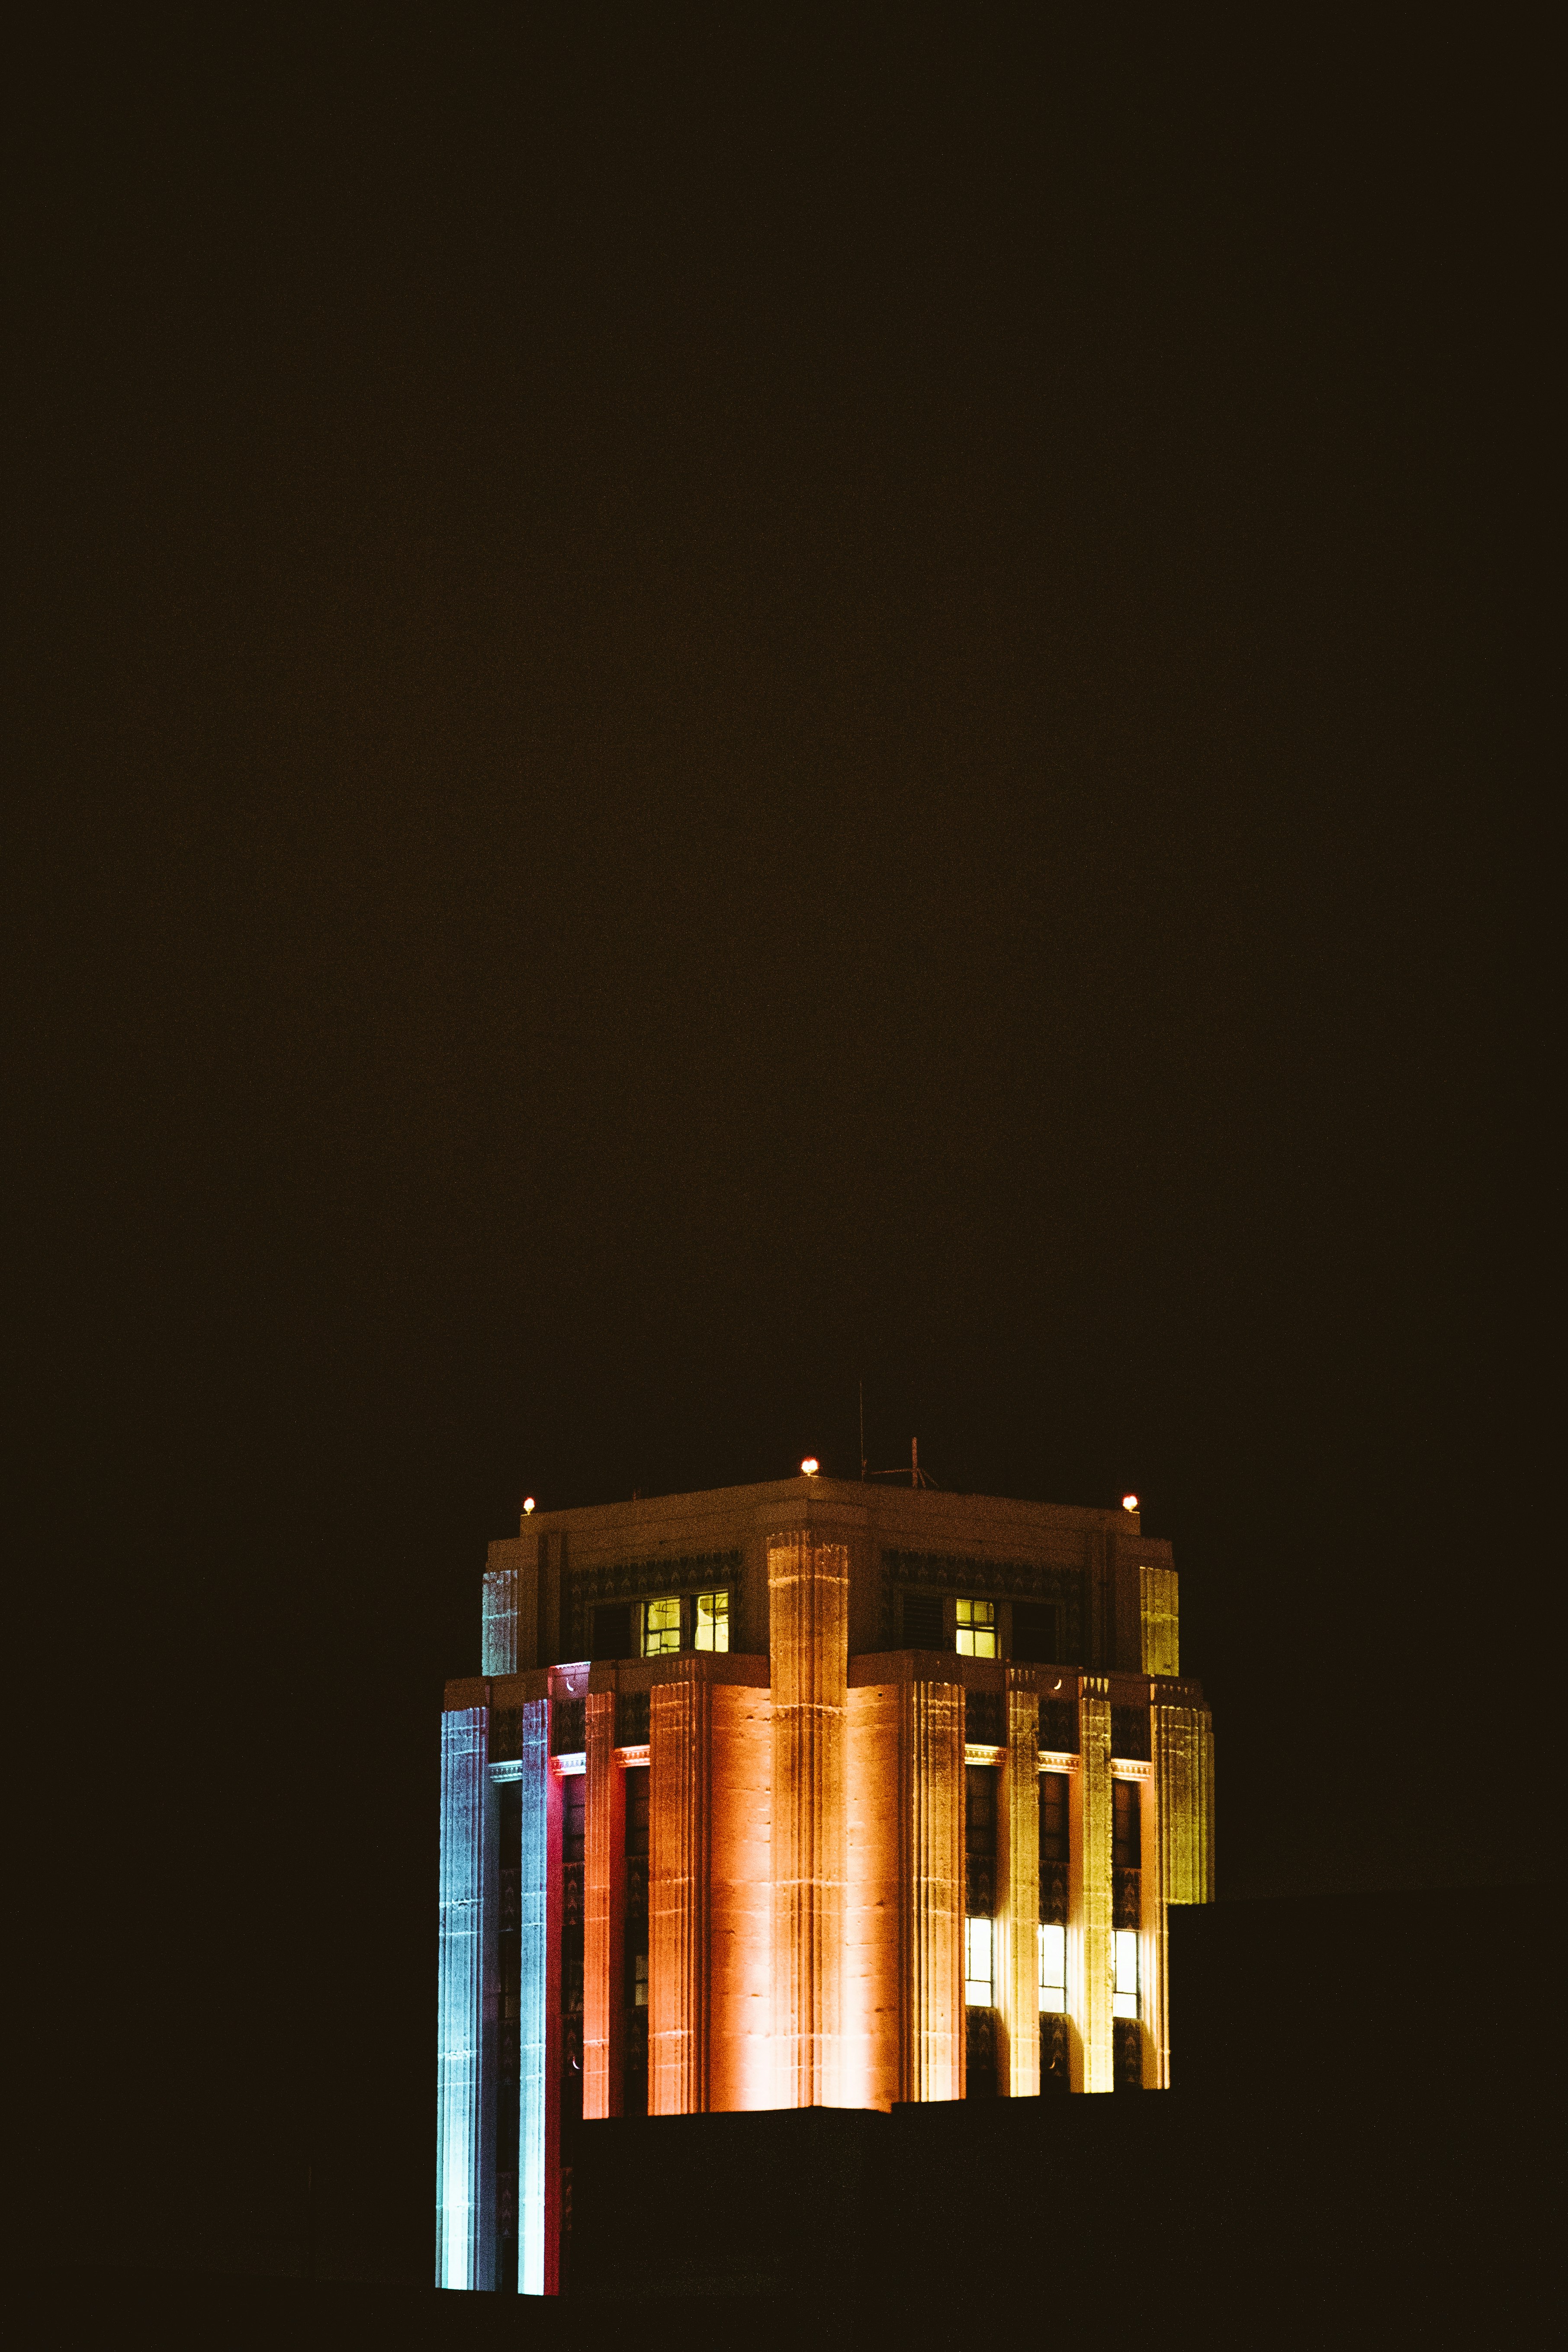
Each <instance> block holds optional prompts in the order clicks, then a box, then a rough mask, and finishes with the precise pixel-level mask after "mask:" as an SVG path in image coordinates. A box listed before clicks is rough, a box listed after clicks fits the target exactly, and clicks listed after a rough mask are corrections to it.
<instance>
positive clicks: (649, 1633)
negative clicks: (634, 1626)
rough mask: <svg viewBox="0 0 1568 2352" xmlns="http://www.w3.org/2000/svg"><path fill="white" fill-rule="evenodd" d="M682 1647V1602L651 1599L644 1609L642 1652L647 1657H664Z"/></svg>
mask: <svg viewBox="0 0 1568 2352" xmlns="http://www.w3.org/2000/svg"><path fill="white" fill-rule="evenodd" d="M679 1647H680V1603H679V1601H649V1602H648V1603H647V1606H646V1607H645V1609H644V1611H643V1620H642V1654H643V1656H644V1657H645V1658H662V1657H664V1656H666V1655H667V1654H668V1653H669V1652H670V1651H672V1650H679Z"/></svg>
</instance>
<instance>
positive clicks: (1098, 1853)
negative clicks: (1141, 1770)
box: [1068, 1675, 1116, 2091]
mask: <svg viewBox="0 0 1568 2352" xmlns="http://www.w3.org/2000/svg"><path fill="white" fill-rule="evenodd" d="M1071 1805H1072V1839H1071V1852H1072V1860H1071V1888H1072V1892H1071V1896H1070V1906H1069V1911H1068V1999H1069V2003H1070V2014H1071V2018H1072V2026H1073V2089H1074V2090H1075V2091H1079V2090H1082V2091H1110V2090H1114V2089H1115V2087H1116V2061H1115V2041H1114V2036H1113V2033H1112V2030H1111V1982H1110V1978H1111V1959H1112V1951H1111V1941H1110V1937H1111V1889H1112V1876H1111V1860H1110V1832H1111V1805H1112V1797H1111V1775H1110V1684H1109V1682H1108V1681H1107V1679H1106V1677H1105V1676H1104V1675H1080V1677H1079V1769H1078V1770H1077V1771H1076V1772H1075V1773H1074V1774H1073V1776H1072V1797H1071Z"/></svg>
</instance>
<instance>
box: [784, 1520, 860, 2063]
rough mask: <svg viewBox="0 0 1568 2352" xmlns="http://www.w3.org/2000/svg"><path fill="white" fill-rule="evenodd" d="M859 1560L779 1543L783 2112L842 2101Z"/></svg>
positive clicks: (794, 1539) (808, 1539)
mask: <svg viewBox="0 0 1568 2352" xmlns="http://www.w3.org/2000/svg"><path fill="white" fill-rule="evenodd" d="M848 1601H849V1553H848V1548H847V1546H846V1545H844V1544H833V1543H822V1542H820V1541H818V1540H817V1539H816V1538H814V1537H813V1536H812V1535H811V1534H810V1533H809V1531H803V1532H800V1533H796V1534H792V1535H783V1536H773V1537H770V1538H769V1539H768V1612H769V1625H770V1648H771V1654H772V1655H771V1664H772V1675H773V2065H774V2087H775V2095H776V2097H777V2100H778V2104H779V2105H780V2106H783V2107H827V2106H836V2105H837V2104H838V2101H839V2096H840V2081H839V2077H840V2063H839V2062H840V2049H839V2040H840V2032H841V1991H842V1983H841V1980H842V1976H843V1960H844V1956H843V1943H844V1877H845V1860H846V1856H845V1812H844V1746H845V1716H846V1702H847V1688H846V1685H847V1670H848V1663H849V1659H848V1622H849V1619H848Z"/></svg>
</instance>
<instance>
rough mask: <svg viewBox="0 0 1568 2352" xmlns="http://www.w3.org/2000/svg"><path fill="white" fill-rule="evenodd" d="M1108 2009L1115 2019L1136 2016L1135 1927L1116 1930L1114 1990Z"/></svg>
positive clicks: (1136, 1958)
mask: <svg viewBox="0 0 1568 2352" xmlns="http://www.w3.org/2000/svg"><path fill="white" fill-rule="evenodd" d="M1110 2008H1111V2013H1112V2015H1113V2016H1116V2017H1136V2016H1137V2014H1138V1930H1137V1929H1136V1927H1118V1929H1117V1930H1116V1989H1115V1990H1114V1992H1113V1993H1112V1995H1111V2000H1110Z"/></svg>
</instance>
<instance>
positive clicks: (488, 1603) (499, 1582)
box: [479, 1568, 521, 1675]
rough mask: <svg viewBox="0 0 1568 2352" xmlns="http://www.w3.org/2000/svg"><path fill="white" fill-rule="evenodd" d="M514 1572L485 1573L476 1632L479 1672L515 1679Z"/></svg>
mask: <svg viewBox="0 0 1568 2352" xmlns="http://www.w3.org/2000/svg"><path fill="white" fill-rule="evenodd" d="M520 1586H521V1577H520V1576H519V1575H518V1572H517V1570H516V1569H515V1568H489V1569H487V1570H485V1579H484V1586H483V1599H482V1603H481V1612H480V1628H479V1653H480V1655H479V1672H480V1673H481V1674H484V1675H515V1674H516V1672H517V1661H518V1622H517V1612H518V1607H519V1588H520Z"/></svg>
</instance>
